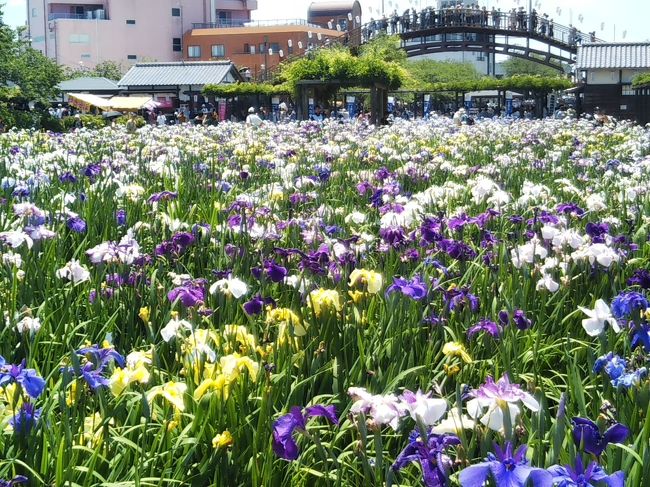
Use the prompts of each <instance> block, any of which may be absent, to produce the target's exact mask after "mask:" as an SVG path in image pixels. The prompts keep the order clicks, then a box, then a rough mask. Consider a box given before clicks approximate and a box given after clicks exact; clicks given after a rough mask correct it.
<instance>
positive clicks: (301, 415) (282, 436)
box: [273, 405, 339, 460]
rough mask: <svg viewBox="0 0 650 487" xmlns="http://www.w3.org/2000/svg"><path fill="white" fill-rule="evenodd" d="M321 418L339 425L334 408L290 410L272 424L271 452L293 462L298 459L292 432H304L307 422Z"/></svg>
mask: <svg viewBox="0 0 650 487" xmlns="http://www.w3.org/2000/svg"><path fill="white" fill-rule="evenodd" d="M317 416H320V417H323V418H325V419H327V420H328V421H329V422H330V423H332V424H336V425H338V424H339V419H338V418H337V416H336V409H335V408H334V406H322V405H316V406H309V407H307V408H305V409H304V411H301V409H300V408H299V407H298V406H294V407H292V408H291V410H290V411H289V413H288V414H285V415H284V416H280V417H279V418H278V419H276V420H275V423H273V451H274V452H275V454H276V455H277V456H279V457H280V458H284V459H285V460H295V459H297V458H298V453H299V452H298V444H297V443H296V440H295V439H294V438H293V432H294V431H296V430H297V431H298V432H305V431H306V430H307V420H308V419H309V418H313V417H317Z"/></svg>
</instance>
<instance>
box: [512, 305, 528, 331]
mask: <svg viewBox="0 0 650 487" xmlns="http://www.w3.org/2000/svg"><path fill="white" fill-rule="evenodd" d="M512 321H514V323H515V326H516V327H517V328H519V329H520V330H522V331H524V330H528V329H530V328H532V326H533V322H532V321H531V320H530V319H528V318H527V317H526V313H524V312H523V310H521V309H518V310H516V311H515V312H514V313H513V315H512Z"/></svg>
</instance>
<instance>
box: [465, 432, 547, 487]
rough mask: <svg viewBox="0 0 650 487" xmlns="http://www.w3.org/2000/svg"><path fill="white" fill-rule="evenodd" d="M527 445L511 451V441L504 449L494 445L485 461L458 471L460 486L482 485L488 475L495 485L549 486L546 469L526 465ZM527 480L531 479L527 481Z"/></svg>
mask: <svg viewBox="0 0 650 487" xmlns="http://www.w3.org/2000/svg"><path fill="white" fill-rule="evenodd" d="M527 449H528V446H527V445H521V446H520V447H519V448H517V451H515V452H514V454H513V452H512V443H510V442H507V443H506V445H505V449H503V450H502V449H501V447H500V446H499V445H496V444H495V445H494V453H488V457H487V461H486V462H482V463H477V464H476V465H472V466H470V467H467V468H466V469H464V470H463V471H461V472H460V476H459V477H458V480H459V482H460V485H461V486H462V487H482V486H483V485H484V483H485V481H486V480H487V478H488V477H489V476H491V477H492V479H493V480H494V483H495V485H498V486H506V485H507V486H508V487H524V486H526V485H532V486H533V487H551V486H552V485H553V480H552V476H551V474H550V473H549V472H547V471H546V470H543V469H541V468H535V467H531V466H530V465H528V460H527V459H526V450H527ZM529 480H530V481H532V482H530V483H529Z"/></svg>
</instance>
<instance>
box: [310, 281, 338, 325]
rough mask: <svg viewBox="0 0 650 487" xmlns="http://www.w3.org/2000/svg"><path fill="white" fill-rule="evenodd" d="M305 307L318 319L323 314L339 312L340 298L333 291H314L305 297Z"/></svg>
mask: <svg viewBox="0 0 650 487" xmlns="http://www.w3.org/2000/svg"><path fill="white" fill-rule="evenodd" d="M307 305H308V306H309V307H310V308H312V309H313V310H314V314H315V315H316V317H318V318H320V317H321V316H322V315H323V314H327V313H335V312H338V311H341V297H340V295H339V293H338V291H336V290H335V289H323V288H320V289H315V290H314V291H312V292H310V293H309V295H308V296H307Z"/></svg>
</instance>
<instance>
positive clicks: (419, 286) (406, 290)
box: [386, 276, 427, 301]
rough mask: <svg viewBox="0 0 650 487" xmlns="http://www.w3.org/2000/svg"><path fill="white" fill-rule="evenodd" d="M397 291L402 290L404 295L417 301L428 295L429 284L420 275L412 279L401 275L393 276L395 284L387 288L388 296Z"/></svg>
mask: <svg viewBox="0 0 650 487" xmlns="http://www.w3.org/2000/svg"><path fill="white" fill-rule="evenodd" d="M396 291H399V292H401V293H402V294H403V295H404V296H408V297H409V298H411V299H413V300H415V301H420V300H421V299H422V298H424V297H425V296H426V295H427V286H426V284H424V282H423V281H422V279H421V278H420V276H415V277H413V279H411V280H410V281H407V280H406V279H404V278H401V277H393V284H391V285H390V287H389V288H388V289H386V297H388V296H390V295H391V294H392V293H394V292H396Z"/></svg>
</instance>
